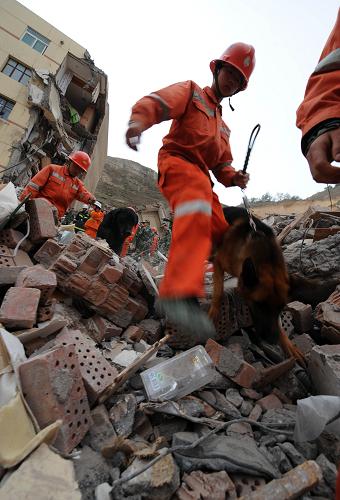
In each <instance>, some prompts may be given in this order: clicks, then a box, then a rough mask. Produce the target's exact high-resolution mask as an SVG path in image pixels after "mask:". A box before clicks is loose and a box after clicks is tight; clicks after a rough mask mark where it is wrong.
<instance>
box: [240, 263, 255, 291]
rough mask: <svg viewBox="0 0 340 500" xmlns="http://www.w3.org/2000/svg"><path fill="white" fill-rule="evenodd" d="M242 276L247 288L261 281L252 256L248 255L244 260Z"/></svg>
mask: <svg viewBox="0 0 340 500" xmlns="http://www.w3.org/2000/svg"><path fill="white" fill-rule="evenodd" d="M241 278H242V282H243V284H244V286H246V287H247V288H254V286H256V285H257V284H258V282H259V278H258V276H257V273H256V269H255V266H254V263H253V261H252V259H251V258H250V257H247V258H246V259H245V260H244V262H243V265H242V272H241Z"/></svg>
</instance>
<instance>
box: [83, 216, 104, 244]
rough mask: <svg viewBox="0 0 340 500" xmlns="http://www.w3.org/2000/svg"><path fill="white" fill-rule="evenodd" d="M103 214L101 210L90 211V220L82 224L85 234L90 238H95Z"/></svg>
mask: <svg viewBox="0 0 340 500" xmlns="http://www.w3.org/2000/svg"><path fill="white" fill-rule="evenodd" d="M103 219H104V212H102V211H101V210H92V212H90V218H89V219H87V221H86V222H85V224H84V229H85V233H86V234H87V235H88V236H91V238H96V236H97V231H98V228H99V226H100V224H101V223H102V222H103Z"/></svg>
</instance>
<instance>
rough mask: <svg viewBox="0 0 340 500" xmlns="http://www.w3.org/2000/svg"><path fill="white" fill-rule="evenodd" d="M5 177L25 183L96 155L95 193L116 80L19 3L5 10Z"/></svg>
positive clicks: (1, 125)
mask: <svg viewBox="0 0 340 500" xmlns="http://www.w3.org/2000/svg"><path fill="white" fill-rule="evenodd" d="M0 40H1V49H0V68H1V72H0V176H1V177H2V182H9V181H12V182H13V183H14V184H15V185H17V186H23V185H25V184H26V183H27V182H28V181H29V179H30V178H31V177H32V176H33V175H35V174H36V173H37V172H38V171H39V170H40V169H41V168H42V167H44V166H46V165H48V164H49V163H55V164H63V163H64V162H65V158H66V157H67V155H68V154H70V153H71V152H72V151H75V150H82V151H85V152H86V153H88V154H89V156H90V157H91V160H92V168H91V169H90V171H89V173H88V175H87V176H86V179H85V184H86V186H87V187H88V189H89V190H90V191H94V190H95V187H96V185H97V182H98V180H99V178H100V175H101V172H102V169H103V165H104V162H105V159H106V155H107V140H108V120H109V116H108V103H107V94H108V82H107V76H106V74H105V73H104V72H103V71H102V70H100V69H99V68H97V67H96V66H95V64H94V62H93V60H92V59H91V57H90V55H89V53H88V51H87V50H86V49H85V48H84V47H81V46H80V45H79V44H77V43H76V42H74V41H73V40H71V39H70V38H69V37H67V36H66V35H65V34H63V33H61V32H60V31H58V30H57V29H56V28H54V27H53V26H52V25H50V24H49V23H47V22H46V21H44V20H43V19H41V18H40V17H39V16H37V15H35V14H34V13H33V12H31V11H29V10H28V9H26V8H25V7H24V6H22V5H21V4H20V3H19V2H16V1H5V2H2V5H1V7H0Z"/></svg>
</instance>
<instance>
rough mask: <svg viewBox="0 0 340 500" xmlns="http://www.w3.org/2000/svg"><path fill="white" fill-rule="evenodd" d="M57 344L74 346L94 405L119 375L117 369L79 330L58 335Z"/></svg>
mask: <svg viewBox="0 0 340 500" xmlns="http://www.w3.org/2000/svg"><path fill="white" fill-rule="evenodd" d="M55 343H56V344H57V345H67V344H71V345H73V346H74V348H75V351H76V355H77V358H78V361H79V366H80V372H81V375H82V377H83V380H84V384H85V389H86V392H87V396H88V399H89V402H90V404H91V405H93V404H94V403H95V402H96V401H97V399H98V398H99V396H100V395H101V394H102V392H103V391H104V390H105V389H106V388H107V387H108V386H109V385H111V384H112V382H113V380H114V378H115V377H116V376H117V375H118V372H117V370H116V368H114V367H113V366H111V365H110V364H109V363H108V361H106V359H105V358H104V356H103V355H102V353H101V352H100V351H99V350H98V349H96V348H95V343H94V342H93V340H91V339H90V338H88V337H86V336H85V335H83V334H82V333H81V332H80V331H79V330H66V329H65V330H64V331H62V332H61V333H59V335H57V337H56V338H55Z"/></svg>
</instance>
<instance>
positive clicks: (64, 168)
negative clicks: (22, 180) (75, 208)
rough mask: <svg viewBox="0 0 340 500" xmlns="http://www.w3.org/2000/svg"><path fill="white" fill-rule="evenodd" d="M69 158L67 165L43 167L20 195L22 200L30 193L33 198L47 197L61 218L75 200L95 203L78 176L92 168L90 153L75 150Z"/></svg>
mask: <svg viewBox="0 0 340 500" xmlns="http://www.w3.org/2000/svg"><path fill="white" fill-rule="evenodd" d="M69 160H70V161H69V162H67V164H66V165H54V164H52V163H51V164H50V165H47V166H46V167H44V168H42V169H41V170H40V172H38V173H37V174H36V175H35V176H34V177H32V179H31V180H30V182H29V183H28V184H27V186H26V187H25V189H24V190H23V192H22V193H21V195H20V200H23V199H24V198H25V197H26V196H27V195H28V194H29V195H30V196H31V199H33V198H45V199H46V200H47V201H49V202H50V203H51V204H52V205H54V206H55V207H56V208H57V210H58V217H59V219H61V217H62V216H63V215H64V214H65V212H66V210H67V209H68V207H69V206H70V205H71V203H72V202H73V201H75V200H78V201H82V202H83V203H86V204H92V203H94V202H95V201H96V199H95V197H94V196H93V194H91V193H90V192H89V191H88V190H87V189H86V188H85V186H84V184H83V182H82V181H81V180H80V179H79V178H78V176H79V175H80V174H82V173H84V172H87V171H88V169H89V168H90V165H91V159H90V157H89V155H88V154H87V153H85V152H84V151H75V152H74V153H71V154H70V155H69Z"/></svg>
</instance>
